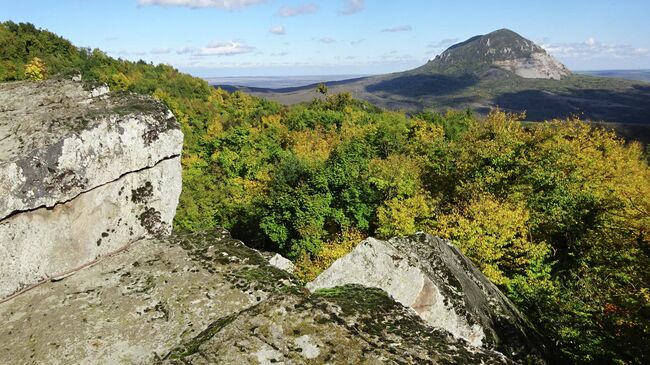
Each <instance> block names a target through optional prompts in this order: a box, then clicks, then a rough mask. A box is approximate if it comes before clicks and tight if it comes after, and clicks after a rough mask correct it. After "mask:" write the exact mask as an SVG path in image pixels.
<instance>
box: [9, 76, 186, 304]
mask: <svg viewBox="0 0 650 365" xmlns="http://www.w3.org/2000/svg"><path fill="white" fill-rule="evenodd" d="M182 144H183V134H182V133H181V131H180V129H179V126H178V123H177V122H176V120H175V118H174V116H173V115H172V114H171V112H170V111H169V110H168V109H167V108H166V107H165V106H164V105H163V104H161V103H160V102H158V101H156V100H154V99H152V98H149V97H145V96H138V95H134V94H129V93H119V94H116V93H109V92H108V88H106V87H105V86H99V87H92V86H89V85H87V84H82V83H80V82H72V81H68V80H49V81H45V82H14V83H7V84H0V299H2V298H5V297H7V296H9V295H11V294H12V293H15V292H18V291H20V290H22V289H24V288H28V287H29V286H30V285H33V284H35V283H38V282H40V281H42V280H46V279H49V278H56V277H58V276H61V275H65V274H66V273H68V272H69V271H73V270H75V269H76V268H78V267H80V266H83V265H85V264H88V263H90V262H92V261H94V260H96V259H98V258H100V257H101V256H103V255H106V254H108V253H111V252H114V251H115V250H118V249H120V248H122V247H124V246H126V245H128V244H129V243H131V242H134V241H136V240H138V239H141V238H144V237H153V236H156V235H166V234H169V233H170V232H171V222H172V219H173V216H174V213H175V211H176V206H177V204H178V196H179V194H180V190H181V167H180V158H179V156H180V152H181V149H182Z"/></svg>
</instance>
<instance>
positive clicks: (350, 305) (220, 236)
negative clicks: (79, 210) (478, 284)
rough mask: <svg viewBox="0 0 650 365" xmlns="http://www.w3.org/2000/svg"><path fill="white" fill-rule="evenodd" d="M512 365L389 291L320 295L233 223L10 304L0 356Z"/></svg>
mask: <svg viewBox="0 0 650 365" xmlns="http://www.w3.org/2000/svg"><path fill="white" fill-rule="evenodd" d="M283 362H284V363H286V364H307V363H310V364H326V363H328V364H360V363H365V364H384V363H399V364H422V363H433V364H479V363H483V364H512V361H510V360H508V359H507V358H506V357H504V356H503V355H502V354H500V353H498V352H495V351H492V350H488V349H480V348H475V347H472V346H470V345H469V344H468V343H466V342H465V341H462V340H458V339H457V338H455V337H454V336H452V335H450V334H449V333H448V332H446V331H443V330H438V329H435V328H431V327H429V326H427V325H426V324H425V322H423V321H422V320H421V319H420V318H419V317H418V316H417V315H415V314H414V313H412V312H411V311H410V310H409V309H408V308H406V307H404V306H402V305H401V304H399V303H397V302H395V301H394V300H393V299H391V298H390V297H389V296H387V295H386V293H384V292H383V291H381V290H378V289H372V288H365V287H360V286H346V287H341V288H336V289H334V290H325V291H322V292H318V293H316V294H314V295H309V293H308V292H305V291H304V290H303V288H302V287H301V286H300V285H299V284H298V283H297V281H296V279H294V278H293V277H292V276H291V275H290V274H288V273H286V272H285V271H282V270H279V269H277V268H275V267H272V266H271V265H270V264H269V263H268V261H267V260H266V259H265V258H264V257H263V256H262V255H260V254H259V253H258V252H257V251H254V250H252V249H249V248H247V247H246V246H244V245H243V244H242V243H241V242H239V241H236V240H233V239H231V238H230V236H229V235H228V233H227V232H225V231H213V232H204V233H199V234H192V235H172V236H171V237H169V238H166V239H162V240H145V241H140V242H137V243H135V244H133V245H132V246H130V247H129V248H128V250H127V251H126V252H123V253H121V254H120V255H118V256H114V257H111V258H108V259H105V260H103V261H101V262H100V263H98V264H97V265H95V266H92V267H90V268H88V269H85V270H83V271H80V272H79V273H77V274H76V275H74V276H71V277H69V278H67V279H65V280H63V281H59V282H48V283H45V284H43V285H41V286H39V287H37V288H35V289H33V290H31V291H29V292H27V293H24V294H23V295H21V296H19V297H17V298H14V299H13V300H11V301H10V302H7V303H4V304H0V363H3V364H4V363H7V364H15V363H28V364H40V363H48V364H70V363H80V364H116V363H119V364H145V363H164V364H270V363H283Z"/></svg>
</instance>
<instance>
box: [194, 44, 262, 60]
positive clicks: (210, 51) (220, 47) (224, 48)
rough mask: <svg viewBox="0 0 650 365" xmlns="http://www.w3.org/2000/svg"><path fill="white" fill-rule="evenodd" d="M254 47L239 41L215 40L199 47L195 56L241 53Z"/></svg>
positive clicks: (253, 49)
mask: <svg viewBox="0 0 650 365" xmlns="http://www.w3.org/2000/svg"><path fill="white" fill-rule="evenodd" d="M253 51H255V47H252V46H247V45H245V44H242V43H240V42H234V41H231V42H215V43H211V44H209V45H207V46H206V47H203V48H201V49H199V50H198V51H197V52H195V55H196V56H234V55H238V54H243V53H251V52H253Z"/></svg>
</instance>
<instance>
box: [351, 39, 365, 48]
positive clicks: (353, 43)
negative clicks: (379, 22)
mask: <svg viewBox="0 0 650 365" xmlns="http://www.w3.org/2000/svg"><path fill="white" fill-rule="evenodd" d="M365 41H366V39H365V38H361V39H357V40H354V41H350V45H351V46H356V45H357V44H361V43H363V42H365Z"/></svg>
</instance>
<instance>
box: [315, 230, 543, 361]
mask: <svg viewBox="0 0 650 365" xmlns="http://www.w3.org/2000/svg"><path fill="white" fill-rule="evenodd" d="M346 284H358V285H364V286H368V287H376V288H380V289H383V290H385V291H386V292H387V293H388V294H389V295H391V296H392V297H393V298H395V300H397V301H398V302H399V303H401V304H403V305H405V306H407V307H410V308H412V310H413V311H414V312H416V313H417V314H418V315H419V316H420V317H421V318H422V319H423V320H424V321H426V323H428V324H429V325H431V326H433V327H435V328H440V329H444V330H446V331H448V332H449V333H451V334H453V335H454V336H456V337H457V338H461V339H463V340H466V341H467V342H468V343H470V344H471V345H473V346H476V347H481V348H489V349H495V350H497V351H500V352H502V353H504V354H506V355H508V356H509V357H512V358H513V359H516V360H518V361H523V362H526V363H540V364H542V363H545V358H546V357H547V356H548V355H549V354H550V351H549V350H548V349H547V347H546V346H545V344H544V343H543V340H542V338H541V337H540V336H539V335H538V333H537V332H536V331H535V329H534V328H533V327H532V325H531V324H530V323H529V322H528V321H527V320H526V319H525V318H524V316H523V315H522V314H521V313H520V312H519V311H518V310H517V309H516V308H515V306H514V305H513V304H512V303H511V302H510V301H509V300H508V299H507V298H506V297H505V296H504V295H503V294H502V293H501V292H500V291H499V290H498V288H496V287H495V286H494V285H493V284H492V283H491V282H490V281H489V280H488V279H487V278H486V277H485V276H484V275H483V274H482V273H481V272H480V271H479V270H478V269H477V268H476V267H475V266H474V265H473V264H472V262H471V261H470V260H469V259H467V258H466V257H465V256H464V255H463V254H462V253H460V251H459V250H458V249H457V248H456V247H454V246H453V245H451V244H450V243H448V242H446V241H444V240H441V239H439V238H437V237H433V236H430V235H426V234H423V233H419V234H416V235H415V236H411V237H402V238H393V239H391V240H389V241H380V240H376V239H373V238H369V239H367V240H365V241H363V242H362V243H361V244H359V245H358V246H357V247H356V248H355V249H354V250H353V251H352V252H351V253H350V254H348V255H346V256H344V257H343V258H341V259H339V260H337V261H336V262H334V264H332V266H331V267H330V268H329V269H327V270H326V271H324V272H323V273H322V274H321V275H319V276H318V277H317V278H316V279H315V280H314V281H313V282H311V283H308V284H307V288H308V289H309V290H311V291H317V290H319V289H326V288H333V287H337V286H342V285H346Z"/></svg>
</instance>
